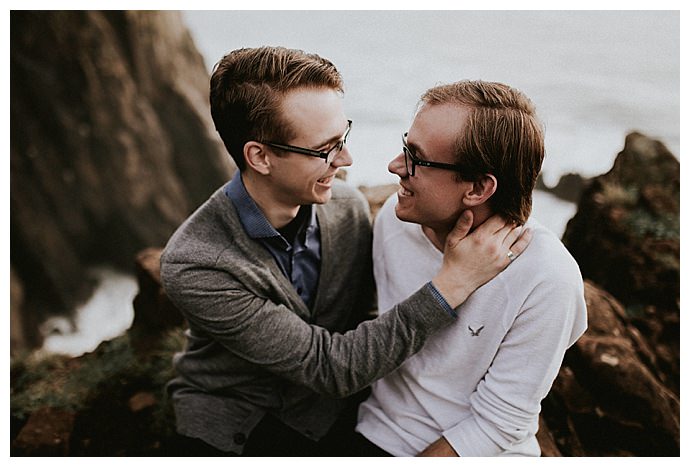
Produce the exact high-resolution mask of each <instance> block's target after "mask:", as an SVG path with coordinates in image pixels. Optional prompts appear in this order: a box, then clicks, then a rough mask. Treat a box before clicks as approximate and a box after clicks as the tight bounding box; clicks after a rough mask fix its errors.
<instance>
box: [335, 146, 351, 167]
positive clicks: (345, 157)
mask: <svg viewBox="0 0 690 467" xmlns="http://www.w3.org/2000/svg"><path fill="white" fill-rule="evenodd" d="M331 165H332V166H333V167H349V166H351V165H352V154H350V150H349V149H348V148H347V146H343V149H341V150H340V152H339V153H338V154H337V155H336V156H335V158H334V159H333V162H331Z"/></svg>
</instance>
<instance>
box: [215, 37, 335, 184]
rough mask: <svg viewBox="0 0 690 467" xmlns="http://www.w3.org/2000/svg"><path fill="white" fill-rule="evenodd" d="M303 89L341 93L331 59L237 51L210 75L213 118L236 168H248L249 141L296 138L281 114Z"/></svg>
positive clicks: (282, 52)
mask: <svg viewBox="0 0 690 467" xmlns="http://www.w3.org/2000/svg"><path fill="white" fill-rule="evenodd" d="M301 87H314V88H317V87H326V88H330V89H334V90H336V91H338V92H341V93H342V92H343V80H342V77H341V75H340V73H339V72H338V70H337V69H336V68H335V66H334V65H333V64H332V63H331V62H329V61H328V60H326V59H324V58H321V57H319V56H318V55H316V54H308V53H305V52H303V51H301V50H293V49H286V48H284V47H259V48H245V49H238V50H234V51H232V52H230V53H228V54H227V55H225V56H224V57H223V58H222V59H221V60H220V61H219V62H218V63H217V64H216V65H215V67H214V70H213V74H212V75H211V90H210V95H209V100H210V102H211V116H212V117H213V122H214V124H215V126H216V131H218V133H219V134H220V137H221V139H222V140H223V143H224V144H225V148H226V149H227V150H228V152H229V153H230V155H231V156H232V158H233V160H234V161H235V164H236V165H237V168H238V169H239V170H240V171H242V170H244V168H245V161H244V156H243V150H244V145H245V144H246V143H247V142H248V141H280V142H283V141H289V140H290V139H291V138H293V137H294V135H293V134H292V131H293V130H292V128H291V127H290V124H289V121H288V120H287V119H286V117H285V116H284V115H282V113H281V112H280V106H281V103H282V98H283V97H284V95H285V94H286V93H288V92H289V91H292V90H294V89H298V88H301Z"/></svg>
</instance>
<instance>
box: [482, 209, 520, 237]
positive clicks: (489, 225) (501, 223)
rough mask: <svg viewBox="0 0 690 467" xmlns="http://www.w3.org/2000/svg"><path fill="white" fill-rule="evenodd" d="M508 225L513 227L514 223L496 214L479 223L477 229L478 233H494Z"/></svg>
mask: <svg viewBox="0 0 690 467" xmlns="http://www.w3.org/2000/svg"><path fill="white" fill-rule="evenodd" d="M506 226H510V227H512V224H510V223H507V222H506V221H505V219H503V218H502V217H501V216H500V215H498V214H494V215H493V216H491V217H489V218H488V219H487V220H485V221H484V222H483V223H482V224H481V225H479V226H478V227H477V228H476V229H475V231H476V232H477V234H478V235H485V234H486V235H494V234H496V233H497V232H499V231H500V230H502V229H504V228H505V227H506Z"/></svg>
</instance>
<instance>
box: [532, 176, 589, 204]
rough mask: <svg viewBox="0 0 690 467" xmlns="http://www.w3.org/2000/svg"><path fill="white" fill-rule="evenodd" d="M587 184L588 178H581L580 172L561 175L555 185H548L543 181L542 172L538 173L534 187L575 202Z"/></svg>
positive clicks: (578, 199)
mask: <svg viewBox="0 0 690 467" xmlns="http://www.w3.org/2000/svg"><path fill="white" fill-rule="evenodd" d="M587 186H589V180H588V179H586V178H583V177H582V175H580V174H574V173H568V174H565V175H563V176H561V178H559V179H558V183H557V184H556V185H555V186H553V187H549V186H547V185H546V184H545V183H544V179H543V177H542V174H539V176H538V177H537V184H536V186H535V187H534V188H535V189H536V190H541V191H545V192H547V193H551V194H552V195H554V196H556V197H558V198H560V199H562V200H565V201H570V202H571V203H577V202H578V201H580V196H581V195H582V192H583V191H584V190H585V188H587Z"/></svg>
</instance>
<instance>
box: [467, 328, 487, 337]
mask: <svg viewBox="0 0 690 467" xmlns="http://www.w3.org/2000/svg"><path fill="white" fill-rule="evenodd" d="M467 329H469V330H470V334H471V335H472V337H477V336H479V333H480V332H482V329H484V326H482V327H480V328H479V329H477V330H476V331H475V330H474V329H472V328H471V327H470V326H467Z"/></svg>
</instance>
